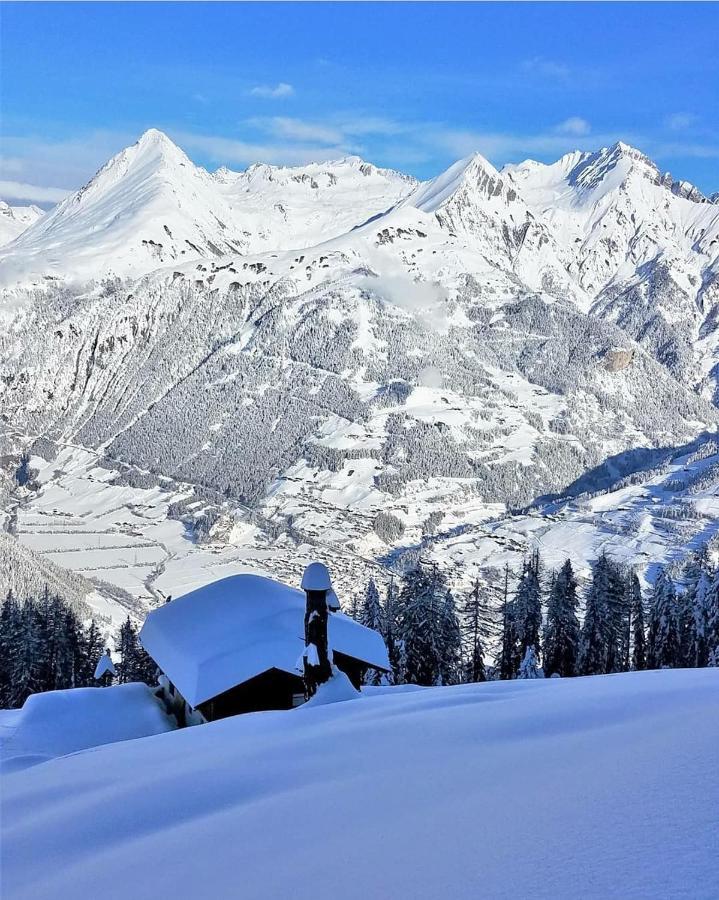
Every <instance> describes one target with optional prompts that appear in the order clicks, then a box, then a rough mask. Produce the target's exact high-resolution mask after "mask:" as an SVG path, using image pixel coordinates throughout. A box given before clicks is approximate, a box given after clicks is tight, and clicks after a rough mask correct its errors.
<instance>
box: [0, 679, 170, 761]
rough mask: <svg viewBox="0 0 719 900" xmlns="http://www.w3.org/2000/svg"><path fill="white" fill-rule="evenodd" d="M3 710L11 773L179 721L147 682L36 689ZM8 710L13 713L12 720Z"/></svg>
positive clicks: (1, 748)
mask: <svg viewBox="0 0 719 900" xmlns="http://www.w3.org/2000/svg"><path fill="white" fill-rule="evenodd" d="M2 715H3V719H0V726H5V727H3V728H2V731H1V732H0V738H1V739H2V742H1V743H0V762H1V763H2V769H3V772H4V773H5V774H6V773H7V772H10V771H15V770H18V769H25V768H28V767H29V766H32V765H37V764H38V763H40V762H43V761H45V760H48V759H53V758H54V757H57V756H66V755H67V754H70V753H76V752H77V751H78V750H85V749H86V748H88V747H99V746H100V745H101V744H112V743H115V742H116V741H129V740H134V739H135V738H140V737H145V736H146V735H150V734H161V733H162V732H166V731H171V730H173V729H174V728H175V727H176V725H175V720H174V719H172V718H171V717H169V716H167V715H166V714H165V712H164V710H163V708H162V706H161V704H160V702H159V701H158V700H157V699H156V698H155V697H154V695H153V693H152V691H151V689H150V688H149V687H148V686H147V685H146V684H118V685H115V686H114V687H107V688H74V689H73V690H67V691H48V692H46V693H43V694H31V695H30V696H29V697H28V699H27V700H26V701H25V705H24V706H23V708H22V709H20V710H7V711H4V710H3V711H2ZM5 716H10V721H9V723H8V722H7V721H6V719H5V718H4V717H5ZM3 732H4V733H3Z"/></svg>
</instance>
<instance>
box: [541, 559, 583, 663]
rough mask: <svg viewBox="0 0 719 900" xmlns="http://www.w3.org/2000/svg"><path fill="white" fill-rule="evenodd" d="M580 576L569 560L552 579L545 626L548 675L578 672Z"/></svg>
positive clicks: (544, 656)
mask: <svg viewBox="0 0 719 900" xmlns="http://www.w3.org/2000/svg"><path fill="white" fill-rule="evenodd" d="M577 604H578V599H577V579H576V578H575V576H574V570H573V569H572V564H571V562H570V561H569V560H567V561H566V562H565V563H564V565H563V566H562V568H561V569H560V570H559V572H558V573H557V575H556V577H555V578H554V580H553V582H552V587H551V590H550V592H549V601H548V603H547V624H546V627H545V629H544V651H543V656H542V659H543V669H544V675H545V677H547V678H549V677H550V676H551V675H554V674H555V673H556V674H558V675H561V676H562V678H569V677H571V676H572V675H576V674H577V654H578V652H579V620H578V619H577Z"/></svg>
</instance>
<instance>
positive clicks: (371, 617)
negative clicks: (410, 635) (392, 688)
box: [359, 578, 384, 685]
mask: <svg viewBox="0 0 719 900" xmlns="http://www.w3.org/2000/svg"><path fill="white" fill-rule="evenodd" d="M359 620H360V622H361V623H362V625H365V626H366V627H367V628H372V629H374V631H378V632H380V634H382V632H383V630H384V627H383V626H384V615H383V611H382V603H381V602H380V598H379V591H378V590H377V585H376V584H375V581H374V578H370V580H369V583H368V584H367V590H366V591H365V594H364V597H363V598H362V602H361V604H360V608H359ZM383 636H384V635H383ZM366 683H367V684H374V685H378V684H381V683H382V673H381V672H380V671H379V670H378V669H370V670H369V671H368V673H367V676H366Z"/></svg>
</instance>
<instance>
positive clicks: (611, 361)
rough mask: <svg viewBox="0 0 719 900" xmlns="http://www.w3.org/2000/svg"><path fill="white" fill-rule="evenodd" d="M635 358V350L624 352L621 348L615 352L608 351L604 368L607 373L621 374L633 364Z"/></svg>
mask: <svg viewBox="0 0 719 900" xmlns="http://www.w3.org/2000/svg"><path fill="white" fill-rule="evenodd" d="M633 358H634V351H633V350H623V349H621V348H619V347H618V348H616V349H614V350H607V352H606V354H605V355H604V368H605V369H606V370H607V372H620V371H621V370H622V369H626V368H627V366H630V365H631V364H632V359H633Z"/></svg>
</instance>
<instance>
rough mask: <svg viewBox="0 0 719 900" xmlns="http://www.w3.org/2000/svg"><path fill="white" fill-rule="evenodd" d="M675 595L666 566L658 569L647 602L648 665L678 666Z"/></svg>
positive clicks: (678, 647) (678, 650) (655, 666)
mask: <svg viewBox="0 0 719 900" xmlns="http://www.w3.org/2000/svg"><path fill="white" fill-rule="evenodd" d="M680 650H681V648H680V644H679V631H678V627H677V597H676V591H675V589H674V584H673V582H672V580H671V578H670V577H669V575H668V574H667V571H666V569H663V568H662V569H661V570H660V572H659V575H658V576H657V580H656V581H655V583H654V588H653V590H652V593H651V597H650V601H649V623H648V634H647V667H648V668H650V669H662V668H667V667H668V668H672V667H674V666H677V665H680V664H681V663H680V659H681V657H680Z"/></svg>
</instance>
